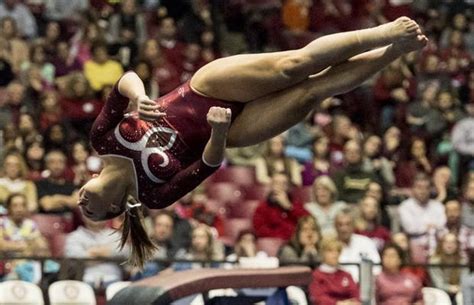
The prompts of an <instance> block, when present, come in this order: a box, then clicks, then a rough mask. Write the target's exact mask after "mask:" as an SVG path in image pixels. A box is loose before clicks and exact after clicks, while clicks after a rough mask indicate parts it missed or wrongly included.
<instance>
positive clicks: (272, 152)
mask: <svg viewBox="0 0 474 305" xmlns="http://www.w3.org/2000/svg"><path fill="white" fill-rule="evenodd" d="M275 173H283V174H285V175H287V176H288V177H289V178H290V182H291V184H292V185H293V186H300V185H301V184H302V181H301V168H300V165H299V163H298V161H296V160H295V159H293V158H289V157H286V156H285V139H284V137H283V135H279V136H276V137H274V138H272V139H270V140H268V141H267V142H266V150H265V152H264V153H263V157H262V158H261V159H259V160H257V161H256V167H255V174H256V176H257V181H258V182H259V183H261V184H269V183H270V182H271V180H272V179H271V177H272V176H273V175H274V174H275Z"/></svg>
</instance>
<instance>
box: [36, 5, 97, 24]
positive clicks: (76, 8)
mask: <svg viewBox="0 0 474 305" xmlns="http://www.w3.org/2000/svg"><path fill="white" fill-rule="evenodd" d="M88 8H89V1H87V0H75V1H71V0H55V1H46V11H45V15H46V17H47V18H48V19H49V20H59V21H61V20H67V21H69V20H71V19H72V20H75V19H77V18H78V16H80V14H81V13H84V12H85V11H87V9H88Z"/></svg>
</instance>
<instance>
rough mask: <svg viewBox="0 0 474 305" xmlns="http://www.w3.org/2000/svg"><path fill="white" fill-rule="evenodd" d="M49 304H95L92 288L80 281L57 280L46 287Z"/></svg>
mask: <svg viewBox="0 0 474 305" xmlns="http://www.w3.org/2000/svg"><path fill="white" fill-rule="evenodd" d="M48 296H49V301H50V305H96V304H97V302H96V299H95V294H94V290H93V289H92V287H91V286H89V285H88V284H86V283H84V282H80V281H58V282H54V283H52V284H51V286H49V288H48Z"/></svg>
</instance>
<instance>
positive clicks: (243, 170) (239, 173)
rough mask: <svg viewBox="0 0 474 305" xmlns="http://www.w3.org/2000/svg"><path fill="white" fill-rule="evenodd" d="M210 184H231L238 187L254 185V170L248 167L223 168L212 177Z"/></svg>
mask: <svg viewBox="0 0 474 305" xmlns="http://www.w3.org/2000/svg"><path fill="white" fill-rule="evenodd" d="M212 182H214V183H217V182H232V183H236V184H238V185H254V184H255V170H254V168H252V167H248V166H230V167H224V168H222V169H220V170H218V171H217V172H216V173H214V175H212Z"/></svg>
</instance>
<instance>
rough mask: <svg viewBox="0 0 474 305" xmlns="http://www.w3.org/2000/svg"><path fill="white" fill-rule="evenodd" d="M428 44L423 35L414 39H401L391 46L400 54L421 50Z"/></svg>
mask: <svg viewBox="0 0 474 305" xmlns="http://www.w3.org/2000/svg"><path fill="white" fill-rule="evenodd" d="M427 43H428V38H427V37H426V36H425V35H422V34H418V35H416V36H415V37H410V38H405V39H401V40H399V41H397V42H395V43H394V44H393V47H394V48H395V49H397V50H398V51H399V52H400V53H409V52H413V51H417V50H420V49H423V48H424V47H425V46H426V44H427Z"/></svg>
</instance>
